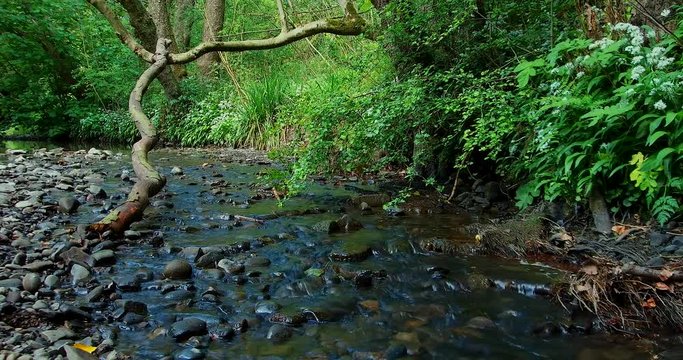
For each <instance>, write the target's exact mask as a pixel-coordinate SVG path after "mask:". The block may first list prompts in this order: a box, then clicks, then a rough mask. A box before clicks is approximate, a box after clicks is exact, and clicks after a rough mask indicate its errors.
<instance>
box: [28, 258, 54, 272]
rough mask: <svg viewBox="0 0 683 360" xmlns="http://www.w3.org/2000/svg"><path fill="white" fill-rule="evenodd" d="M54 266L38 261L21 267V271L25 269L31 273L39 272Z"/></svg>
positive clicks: (45, 261)
mask: <svg viewBox="0 0 683 360" xmlns="http://www.w3.org/2000/svg"><path fill="white" fill-rule="evenodd" d="M53 265H54V263H53V262H52V261H47V260H38V261H34V262H32V263H30V264H26V265H24V266H22V268H23V269H26V270H28V271H31V272H41V271H43V270H47V269H49V268H51V267H52V266H53Z"/></svg>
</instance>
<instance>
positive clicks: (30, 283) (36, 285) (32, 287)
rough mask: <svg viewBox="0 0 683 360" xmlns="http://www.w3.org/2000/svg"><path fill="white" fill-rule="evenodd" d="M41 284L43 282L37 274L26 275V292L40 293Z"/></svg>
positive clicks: (24, 281) (23, 281)
mask: <svg viewBox="0 0 683 360" xmlns="http://www.w3.org/2000/svg"><path fill="white" fill-rule="evenodd" d="M41 283H42V281H41V279H40V275H38V274H35V273H28V274H26V275H24V279H23V280H22V285H23V287H24V290H26V291H28V292H31V293H33V292H36V291H38V289H40V284H41Z"/></svg>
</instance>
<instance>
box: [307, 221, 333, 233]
mask: <svg viewBox="0 0 683 360" xmlns="http://www.w3.org/2000/svg"><path fill="white" fill-rule="evenodd" d="M313 230H315V231H319V232H323V233H328V234H332V233H335V232H339V224H337V222H336V221H334V220H323V221H321V222H319V223H317V224H315V225H313Z"/></svg>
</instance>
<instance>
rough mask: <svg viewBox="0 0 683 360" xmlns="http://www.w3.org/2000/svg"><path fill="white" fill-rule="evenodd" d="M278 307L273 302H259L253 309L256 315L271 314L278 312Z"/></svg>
mask: <svg viewBox="0 0 683 360" xmlns="http://www.w3.org/2000/svg"><path fill="white" fill-rule="evenodd" d="M280 307H281V306H280V305H278V304H277V303H275V302H273V301H261V302H259V303H257V304H256V306H255V307H254V312H255V313H256V314H272V313H274V312H276V311H278V310H280Z"/></svg>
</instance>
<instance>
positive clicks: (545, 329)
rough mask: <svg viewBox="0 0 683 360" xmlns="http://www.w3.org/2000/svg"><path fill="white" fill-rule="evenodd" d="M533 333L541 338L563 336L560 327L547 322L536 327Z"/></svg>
mask: <svg viewBox="0 0 683 360" xmlns="http://www.w3.org/2000/svg"><path fill="white" fill-rule="evenodd" d="M532 332H533V334H534V335H538V336H541V337H550V336H555V335H560V334H562V329H561V328H560V327H559V326H557V325H555V324H553V323H552V322H546V323H543V324H541V325H538V326H536V327H534V329H533V330H532Z"/></svg>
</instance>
